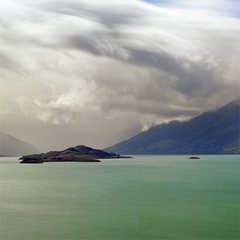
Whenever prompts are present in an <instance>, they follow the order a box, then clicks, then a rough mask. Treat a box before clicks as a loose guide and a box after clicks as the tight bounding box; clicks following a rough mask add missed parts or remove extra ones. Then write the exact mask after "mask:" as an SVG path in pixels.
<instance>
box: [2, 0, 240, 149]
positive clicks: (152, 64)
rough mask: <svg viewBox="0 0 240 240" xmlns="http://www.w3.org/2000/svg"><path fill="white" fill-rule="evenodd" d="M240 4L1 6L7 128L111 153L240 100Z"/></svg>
mask: <svg viewBox="0 0 240 240" xmlns="http://www.w3.org/2000/svg"><path fill="white" fill-rule="evenodd" d="M238 9H240V4H239V1H236V0H235V1H234V0H227V1H226V0H212V1H207V0H202V1H193V0H191V1H190V0H170V1H163V0H162V1H154V0H152V1H150V0H149V1H140V0H139V1H138V0H89V1H85V0H8V1H3V0H1V1H0V46H1V48H0V81H1V82H0V93H1V96H0V115H1V125H0V126H1V131H2V132H4V133H7V134H10V135H12V136H15V137H17V138H19V139H21V140H24V141H26V142H28V143H31V144H33V145H34V146H36V147H38V148H39V149H40V150H41V151H43V152H46V151H49V150H60V149H64V148H67V147H71V146H76V145H80V144H83V145H87V146H90V147H94V148H100V149H102V148H105V147H109V146H111V145H113V144H115V143H118V142H120V141H122V140H126V139H128V138H129V137H132V136H134V135H136V134H138V133H140V132H141V131H145V130H147V129H148V128H149V127H151V126H152V125H155V124H161V123H167V122H169V121H173V120H179V121H184V120H188V119H190V118H193V117H195V116H197V115H199V114H201V113H202V112H204V111H211V110H215V109H217V108H219V107H221V106H223V105H225V104H227V103H228V102H230V101H232V100H235V99H237V98H239V87H240V81H239V76H240V74H239V66H238V64H239V58H240V57H239V56H240V54H239V51H240V45H239V40H240V39H239V36H240V29H239V26H240V14H239V12H238Z"/></svg>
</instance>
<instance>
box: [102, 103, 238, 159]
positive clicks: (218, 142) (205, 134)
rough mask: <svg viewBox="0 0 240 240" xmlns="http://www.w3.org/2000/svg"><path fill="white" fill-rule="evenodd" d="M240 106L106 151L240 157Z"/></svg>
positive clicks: (173, 124)
mask: <svg viewBox="0 0 240 240" xmlns="http://www.w3.org/2000/svg"><path fill="white" fill-rule="evenodd" d="M239 106H240V101H239V100H236V101H233V102H231V103H229V104H227V105H226V106H224V107H222V108H220V109H219V110H217V111H212V112H205V113H203V114H201V115H199V116H197V117H196V118H194V119H192V120H190V121H188V122H171V123H168V124H161V125H158V126H155V127H152V128H150V129H149V130H148V131H146V132H142V133H140V134H138V135H136V136H134V137H132V138H130V139H129V140H126V141H123V142H120V143H118V144H116V145H114V146H112V147H109V148H106V149H105V150H106V151H111V152H116V153H121V154H240V150H239Z"/></svg>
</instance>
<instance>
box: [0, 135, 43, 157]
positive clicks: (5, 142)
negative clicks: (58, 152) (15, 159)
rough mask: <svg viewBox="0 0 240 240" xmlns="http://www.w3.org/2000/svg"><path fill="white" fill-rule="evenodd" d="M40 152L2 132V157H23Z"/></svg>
mask: <svg viewBox="0 0 240 240" xmlns="http://www.w3.org/2000/svg"><path fill="white" fill-rule="evenodd" d="M39 152H40V151H39V150H38V149H37V148H36V147H34V146H32V145H31V144H29V143H26V142H24V141H21V140H19V139H17V138H15V137H13V136H11V135H8V134H5V133H3V132H0V155H23V154H31V153H39Z"/></svg>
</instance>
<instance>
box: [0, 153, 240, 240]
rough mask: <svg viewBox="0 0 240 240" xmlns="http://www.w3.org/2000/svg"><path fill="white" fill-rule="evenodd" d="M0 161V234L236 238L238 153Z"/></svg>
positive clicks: (47, 238) (24, 239) (19, 239)
mask: <svg viewBox="0 0 240 240" xmlns="http://www.w3.org/2000/svg"><path fill="white" fill-rule="evenodd" d="M133 157H134V158H132V159H114V160H102V162H101V163H82V162H68V163H67V162H61V163H56V162H53V163H43V164H19V161H18V160H17V158H16V157H8V158H4V157H1V158H0V194H1V195H0V196H1V198H0V204H1V212H0V227H1V228H0V234H1V235H0V239H1V240H13V239H16V240H53V239H56V240H71V239H125V240H127V239H184V240H187V239H191V240H192V239H195V240H196V239H204V240H205V239H215V240H216V239H228V240H231V239H239V219H240V218H239V196H240V195H239V179H240V178H239V176H240V175H239V160H240V159H239V156H233V155H231V156H228V155H219V156H216V155H210V156H209V155H204V156H200V158H201V159H199V160H197V159H192V160H190V159H188V157H189V156H183V155H181V156H177V155H174V156H173V155H168V156H162V155H157V156H147V155H139V156H133Z"/></svg>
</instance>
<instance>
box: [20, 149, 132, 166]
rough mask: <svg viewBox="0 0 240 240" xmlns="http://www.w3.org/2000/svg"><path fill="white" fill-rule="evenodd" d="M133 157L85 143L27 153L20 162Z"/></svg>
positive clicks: (83, 160) (78, 160)
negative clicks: (63, 148)
mask: <svg viewBox="0 0 240 240" xmlns="http://www.w3.org/2000/svg"><path fill="white" fill-rule="evenodd" d="M114 158H131V157H128V156H121V155H119V154H115V153H108V152H105V151H102V150H99V149H93V148H90V147H86V146H84V145H79V146H76V147H70V148H67V149H65V150H63V151H50V152H47V153H40V154H31V155H25V156H22V157H21V158H19V160H22V161H21V162H20V163H44V162H101V161H100V160H99V159H114Z"/></svg>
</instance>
